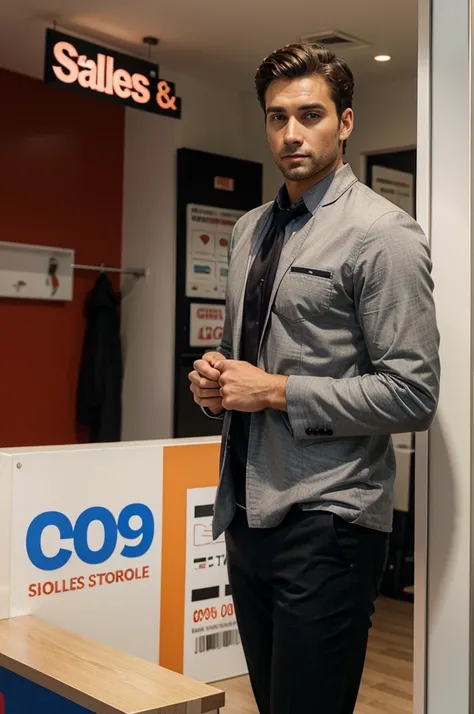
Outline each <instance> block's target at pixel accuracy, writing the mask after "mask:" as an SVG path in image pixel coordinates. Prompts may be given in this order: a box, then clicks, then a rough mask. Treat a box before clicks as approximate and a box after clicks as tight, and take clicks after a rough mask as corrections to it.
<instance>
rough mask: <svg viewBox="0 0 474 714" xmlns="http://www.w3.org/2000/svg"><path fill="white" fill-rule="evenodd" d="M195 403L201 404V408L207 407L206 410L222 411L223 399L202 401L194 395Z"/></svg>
mask: <svg viewBox="0 0 474 714" xmlns="http://www.w3.org/2000/svg"><path fill="white" fill-rule="evenodd" d="M194 401H195V402H196V404H199V406H200V407H205V408H206V409H211V410H214V409H215V410H216V411H222V398H221V397H219V398H218V399H200V398H199V397H198V396H197V395H196V394H195V395H194Z"/></svg>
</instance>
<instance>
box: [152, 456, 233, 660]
mask: <svg viewBox="0 0 474 714" xmlns="http://www.w3.org/2000/svg"><path fill="white" fill-rule="evenodd" d="M219 451H220V444H218V443H216V444H188V445H183V446H165V447H164V449H163V552H162V581H161V633H160V657H159V663H160V665H161V666H162V667H166V668H167V669H171V670H174V671H175V672H180V673H182V672H183V654H184V607H185V601H184V593H185V581H186V509H187V491H188V489H190V488H205V487H208V486H217V483H218V480H219Z"/></svg>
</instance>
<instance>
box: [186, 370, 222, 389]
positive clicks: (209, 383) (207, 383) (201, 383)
mask: <svg viewBox="0 0 474 714" xmlns="http://www.w3.org/2000/svg"><path fill="white" fill-rule="evenodd" d="M188 379H189V381H190V382H191V383H192V384H195V385H196V387H199V388H200V389H217V388H218V382H216V381H214V380H212V379H206V378H205V377H201V375H200V374H199V372H196V370H194V372H190V373H189V374H188Z"/></svg>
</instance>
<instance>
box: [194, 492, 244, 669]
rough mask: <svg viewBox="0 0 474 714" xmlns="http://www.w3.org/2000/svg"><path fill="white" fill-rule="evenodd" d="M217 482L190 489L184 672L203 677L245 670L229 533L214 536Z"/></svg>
mask: <svg viewBox="0 0 474 714" xmlns="http://www.w3.org/2000/svg"><path fill="white" fill-rule="evenodd" d="M215 497H216V487H215V486H213V487H208V488H192V489H189V490H188V492H187V516H186V521H187V524H186V588H185V615H184V670H183V674H185V675H186V676H188V677H192V678H193V679H198V680H200V681H202V682H209V681H220V680H223V679H228V678H229V677H235V676H238V675H240V674H244V673H245V672H246V664H245V659H244V654H243V650H242V647H241V644H240V635H239V630H238V627H237V621H236V617H235V611H234V603H233V601H232V596H231V593H230V587H229V577H228V575H227V555H226V547H225V540H224V537H223V536H221V537H220V538H218V539H217V540H216V541H215V540H213V538H212V516H213V510H214V506H213V504H214V500H215Z"/></svg>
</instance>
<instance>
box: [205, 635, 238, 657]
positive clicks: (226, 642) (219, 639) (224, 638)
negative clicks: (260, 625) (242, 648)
mask: <svg viewBox="0 0 474 714" xmlns="http://www.w3.org/2000/svg"><path fill="white" fill-rule="evenodd" d="M232 645H240V635H239V631H238V630H227V631H226V632H216V633H214V634H213V635H202V636H201V637H196V651H195V654H202V653H203V652H210V651H211V650H220V649H222V648H223V647H231V646H232Z"/></svg>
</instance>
